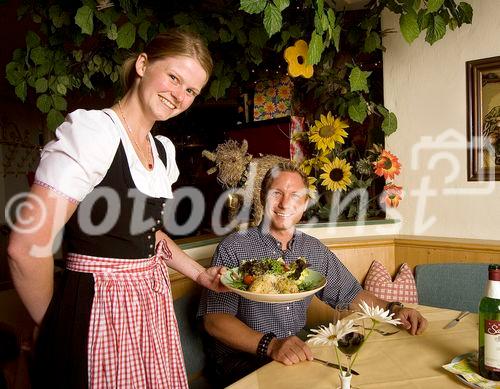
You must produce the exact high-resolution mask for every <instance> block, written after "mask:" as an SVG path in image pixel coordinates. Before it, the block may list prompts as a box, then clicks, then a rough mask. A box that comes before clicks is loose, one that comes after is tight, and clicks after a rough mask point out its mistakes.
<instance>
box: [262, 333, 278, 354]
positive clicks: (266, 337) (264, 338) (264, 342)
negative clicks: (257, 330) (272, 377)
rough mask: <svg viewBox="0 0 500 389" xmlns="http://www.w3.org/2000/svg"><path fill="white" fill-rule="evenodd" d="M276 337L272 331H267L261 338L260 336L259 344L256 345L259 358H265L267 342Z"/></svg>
mask: <svg viewBox="0 0 500 389" xmlns="http://www.w3.org/2000/svg"><path fill="white" fill-rule="evenodd" d="M274 338H276V335H275V334H274V333H273V332H268V333H267V334H265V335H264V336H262V338H260V341H259V345H258V346H257V356H258V357H259V358H262V359H265V358H267V349H268V347H269V343H271V340H273V339H274Z"/></svg>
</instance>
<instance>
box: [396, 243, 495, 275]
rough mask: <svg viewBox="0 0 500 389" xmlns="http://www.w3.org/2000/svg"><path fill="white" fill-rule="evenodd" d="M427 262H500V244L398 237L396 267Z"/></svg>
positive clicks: (412, 266)
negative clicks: (403, 264)
mask: <svg viewBox="0 0 500 389" xmlns="http://www.w3.org/2000/svg"><path fill="white" fill-rule="evenodd" d="M403 262H406V263H408V265H410V267H411V268H412V269H414V267H415V266H416V265H420V264H426V263H451V262H458V263H500V242H497V241H480V240H466V239H452V238H428V237H423V238H420V237H411V238H396V240H395V266H396V267H399V266H400V265H401V264H402V263H403Z"/></svg>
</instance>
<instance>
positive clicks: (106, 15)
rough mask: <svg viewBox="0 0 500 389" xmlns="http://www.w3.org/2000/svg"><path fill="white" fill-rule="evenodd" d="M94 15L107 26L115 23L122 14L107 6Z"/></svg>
mask: <svg viewBox="0 0 500 389" xmlns="http://www.w3.org/2000/svg"><path fill="white" fill-rule="evenodd" d="M94 15H95V17H96V18H97V19H99V20H100V21H101V22H102V23H103V24H104V25H105V26H106V27H109V26H110V25H111V24H113V23H115V22H116V21H117V20H118V18H119V17H120V14H119V13H118V12H117V11H116V10H115V9H114V8H106V9H105V10H103V11H99V12H96V13H95V14H94Z"/></svg>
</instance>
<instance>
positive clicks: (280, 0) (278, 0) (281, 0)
mask: <svg viewBox="0 0 500 389" xmlns="http://www.w3.org/2000/svg"><path fill="white" fill-rule="evenodd" d="M273 3H274V5H275V6H276V7H278V9H279V10H280V12H281V11H283V10H285V9H286V8H288V6H289V5H290V0H273Z"/></svg>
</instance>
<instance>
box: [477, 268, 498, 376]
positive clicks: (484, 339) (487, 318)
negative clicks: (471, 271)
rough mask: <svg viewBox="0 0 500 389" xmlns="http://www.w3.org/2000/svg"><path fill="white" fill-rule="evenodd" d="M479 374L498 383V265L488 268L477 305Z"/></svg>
mask: <svg viewBox="0 0 500 389" xmlns="http://www.w3.org/2000/svg"><path fill="white" fill-rule="evenodd" d="M478 365H479V373H480V374H481V375H482V376H483V377H484V378H487V379H489V380H493V381H500V264H498V265H490V266H488V282H487V284H486V293H485V296H484V297H483V298H482V299H481V303H480V304H479V358H478Z"/></svg>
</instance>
